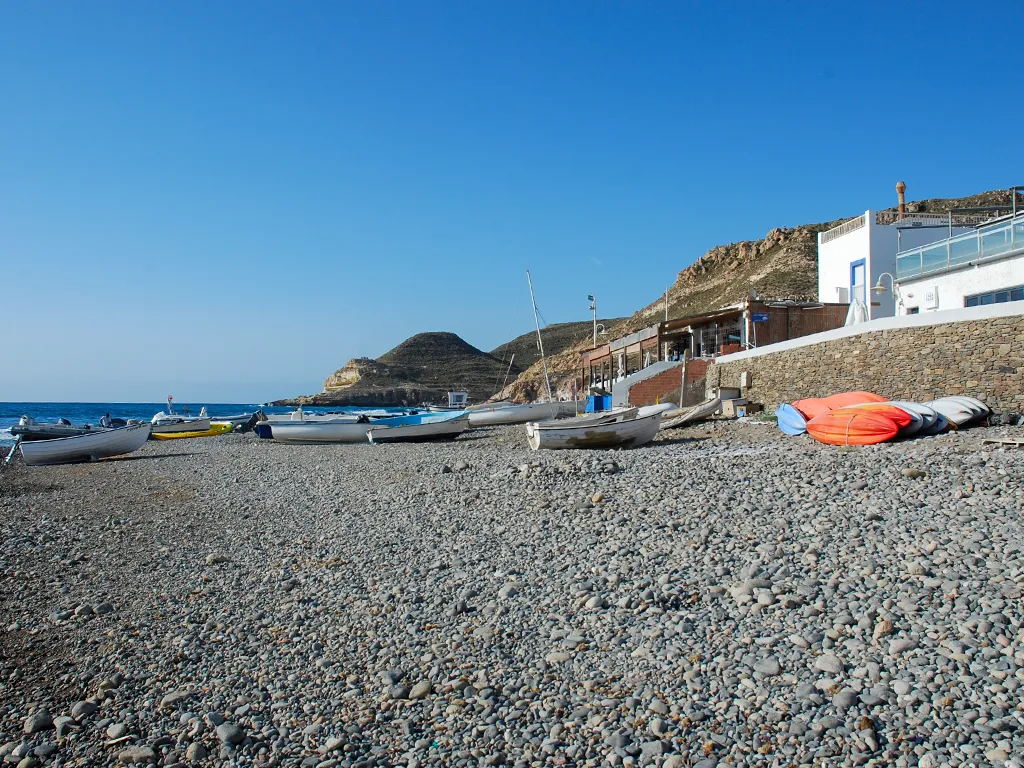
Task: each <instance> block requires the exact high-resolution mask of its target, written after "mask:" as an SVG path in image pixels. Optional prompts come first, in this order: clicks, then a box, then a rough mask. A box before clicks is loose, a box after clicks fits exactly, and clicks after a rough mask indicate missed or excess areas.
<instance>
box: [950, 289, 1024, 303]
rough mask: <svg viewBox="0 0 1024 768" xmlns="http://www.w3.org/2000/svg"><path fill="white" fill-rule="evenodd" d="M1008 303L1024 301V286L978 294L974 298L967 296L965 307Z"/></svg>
mask: <svg viewBox="0 0 1024 768" xmlns="http://www.w3.org/2000/svg"><path fill="white" fill-rule="evenodd" d="M1007 301H1024V286H1022V287H1020V288H1008V289H1005V290H1002V291H992V292H991V293H978V294H975V295H974V296H965V297H964V306H965V307H979V306H981V307H984V306H987V305H989V304H1002V303H1004V302H1007Z"/></svg>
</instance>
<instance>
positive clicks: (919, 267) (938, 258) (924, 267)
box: [896, 213, 1024, 280]
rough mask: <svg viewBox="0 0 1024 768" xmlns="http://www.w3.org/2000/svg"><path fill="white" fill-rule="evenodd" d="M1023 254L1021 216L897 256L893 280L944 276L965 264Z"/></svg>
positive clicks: (1022, 218) (1023, 217)
mask: <svg viewBox="0 0 1024 768" xmlns="http://www.w3.org/2000/svg"><path fill="white" fill-rule="evenodd" d="M1018 252H1020V253H1024V213H1021V214H1018V215H1017V216H1016V217H1014V218H1012V219H1007V220H1004V221H1000V222H998V223H995V224H990V225H989V226H984V227H979V228H978V229H976V230H975V231H974V232H966V233H964V234H962V235H956V236H955V237H949V238H946V239H945V240H939V241H938V242H935V243H930V244H928V245H922V246H919V247H917V248H911V249H910V250H908V251H903V252H902V253H898V254H897V255H896V279H897V280H907V279H909V278H914V277H919V276H922V275H930V274H933V273H938V272H944V271H946V270H948V269H952V268H953V267H958V266H962V265H964V264H970V263H977V262H981V261H987V260H989V259H997V258H1002V257H1005V256H1009V255H1011V254H1015V253H1018Z"/></svg>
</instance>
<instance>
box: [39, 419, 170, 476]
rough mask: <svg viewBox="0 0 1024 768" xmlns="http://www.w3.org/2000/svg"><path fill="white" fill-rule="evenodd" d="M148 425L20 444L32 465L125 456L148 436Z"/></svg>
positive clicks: (142, 443)
mask: <svg viewBox="0 0 1024 768" xmlns="http://www.w3.org/2000/svg"><path fill="white" fill-rule="evenodd" d="M150 426H151V425H149V424H135V425H133V426H130V427H118V428H117V429H108V430H105V431H103V432H94V433H91V434H87V435H78V436H77V437H59V438H56V439H54V440H34V441H32V442H30V443H22V444H21V455H22V457H24V459H25V463H26V464H28V465H30V466H36V465H39V464H70V463H73V462H76V461H96V460H98V459H106V458H109V457H110V456H122V455H124V454H126V453H131V452H132V451H137V450H138V449H139V448H141V447H142V446H143V445H145V443H146V440H148V439H149V430H150Z"/></svg>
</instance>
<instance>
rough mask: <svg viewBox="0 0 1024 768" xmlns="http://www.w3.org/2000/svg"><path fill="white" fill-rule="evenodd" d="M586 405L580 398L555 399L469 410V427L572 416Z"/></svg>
mask: <svg viewBox="0 0 1024 768" xmlns="http://www.w3.org/2000/svg"><path fill="white" fill-rule="evenodd" d="M585 406H586V403H584V402H583V401H581V400H556V401H553V402H550V403H515V404H507V405H501V406H500V407H497V408H483V409H480V410H471V411H469V424H470V426H471V427H496V426H499V425H502V424H526V423H527V422H530V421H545V420H549V419H558V418H561V417H565V416H574V415H576V414H577V413H579V412H581V411H582V410H583V408H584V407H585Z"/></svg>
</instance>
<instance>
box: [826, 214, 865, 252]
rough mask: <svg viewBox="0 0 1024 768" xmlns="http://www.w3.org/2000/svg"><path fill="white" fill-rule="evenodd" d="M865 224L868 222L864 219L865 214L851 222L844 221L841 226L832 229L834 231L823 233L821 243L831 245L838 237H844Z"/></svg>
mask: <svg viewBox="0 0 1024 768" xmlns="http://www.w3.org/2000/svg"><path fill="white" fill-rule="evenodd" d="M865 223H867V222H866V221H865V219H864V214H863V213H862V214H861V215H860V216H857V217H856V218H853V219H850V220H849V221H844V222H843V223H842V224H840V225H839V226H837V227H832V229H828V230H825V231H824V232H822V233H821V243H822V245H824V244H825V243H829V242H831V241H833V240H835V239H836V238H837V237H842V236H843V235H846V234H849V233H850V232H853V231H854V230H857V229H860V228H861V227H863V226H864V224H865Z"/></svg>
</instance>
